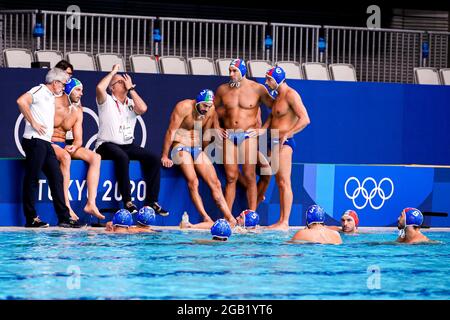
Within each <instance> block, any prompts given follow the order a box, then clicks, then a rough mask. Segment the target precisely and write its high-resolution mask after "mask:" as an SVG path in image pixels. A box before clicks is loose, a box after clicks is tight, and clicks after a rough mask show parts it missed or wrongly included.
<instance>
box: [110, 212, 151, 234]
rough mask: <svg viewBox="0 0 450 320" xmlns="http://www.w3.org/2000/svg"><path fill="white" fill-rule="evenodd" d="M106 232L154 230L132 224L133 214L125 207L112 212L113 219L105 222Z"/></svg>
mask: <svg viewBox="0 0 450 320" xmlns="http://www.w3.org/2000/svg"><path fill="white" fill-rule="evenodd" d="M105 230H106V232H111V233H128V234H129V233H148V232H155V231H154V230H152V229H151V228H144V227H142V226H141V227H136V226H133V216H132V215H131V213H130V212H129V211H128V210H126V209H120V210H119V211H117V212H116V213H115V214H114V217H113V220H112V221H109V222H107V223H106V229H105Z"/></svg>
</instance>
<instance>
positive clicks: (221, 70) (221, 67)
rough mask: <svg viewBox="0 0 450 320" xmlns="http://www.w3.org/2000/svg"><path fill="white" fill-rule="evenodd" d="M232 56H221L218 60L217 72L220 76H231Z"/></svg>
mask: <svg viewBox="0 0 450 320" xmlns="http://www.w3.org/2000/svg"><path fill="white" fill-rule="evenodd" d="M231 60H233V59H232V58H221V59H217V60H216V67H217V71H218V72H217V73H218V75H219V76H227V77H228V76H229V75H230V71H229V68H230V63H231Z"/></svg>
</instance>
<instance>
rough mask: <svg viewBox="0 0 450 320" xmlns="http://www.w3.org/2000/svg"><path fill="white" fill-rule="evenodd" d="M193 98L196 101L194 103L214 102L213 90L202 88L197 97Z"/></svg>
mask: <svg viewBox="0 0 450 320" xmlns="http://www.w3.org/2000/svg"><path fill="white" fill-rule="evenodd" d="M195 100H196V101H197V102H196V103H195V104H196V105H197V104H199V103H207V104H213V103H214V92H212V91H211V90H209V89H203V90H202V91H200V93H199V94H198V95H197V99H195Z"/></svg>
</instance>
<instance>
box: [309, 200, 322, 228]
mask: <svg viewBox="0 0 450 320" xmlns="http://www.w3.org/2000/svg"><path fill="white" fill-rule="evenodd" d="M324 223H325V210H323V208H322V207H321V206H318V205H316V204H315V205H312V206H310V207H309V208H308V210H306V226H307V227H308V228H310V227H311V225H313V224H322V225H323V224H324Z"/></svg>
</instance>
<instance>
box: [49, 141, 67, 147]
mask: <svg viewBox="0 0 450 320" xmlns="http://www.w3.org/2000/svg"><path fill="white" fill-rule="evenodd" d="M52 143H53V144H56V145H57V146H60V147H61V148H62V149H64V148H65V147H66V143H65V142H60V141H53V142H52Z"/></svg>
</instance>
